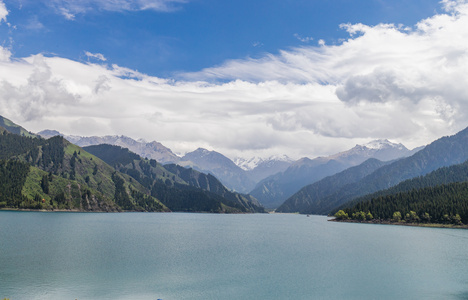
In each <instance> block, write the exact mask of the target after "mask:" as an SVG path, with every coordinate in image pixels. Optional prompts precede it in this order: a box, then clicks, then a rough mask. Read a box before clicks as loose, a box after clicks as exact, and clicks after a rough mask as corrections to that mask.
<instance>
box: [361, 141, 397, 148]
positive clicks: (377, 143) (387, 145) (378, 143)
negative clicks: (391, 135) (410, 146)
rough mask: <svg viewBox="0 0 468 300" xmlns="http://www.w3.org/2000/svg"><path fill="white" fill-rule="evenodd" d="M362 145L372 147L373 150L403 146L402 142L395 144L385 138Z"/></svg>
mask: <svg viewBox="0 0 468 300" xmlns="http://www.w3.org/2000/svg"><path fill="white" fill-rule="evenodd" d="M363 146H364V147H366V148H368V149H373V150H381V149H384V148H396V149H402V147H403V145H402V144H395V143H392V142H390V141H389V140H387V139H380V140H373V141H371V142H369V143H367V144H365V145H363Z"/></svg>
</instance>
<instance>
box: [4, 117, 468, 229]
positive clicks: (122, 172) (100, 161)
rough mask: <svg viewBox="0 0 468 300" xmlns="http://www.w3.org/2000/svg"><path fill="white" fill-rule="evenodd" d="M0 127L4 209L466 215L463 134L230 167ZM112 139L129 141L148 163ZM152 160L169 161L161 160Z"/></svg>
mask: <svg viewBox="0 0 468 300" xmlns="http://www.w3.org/2000/svg"><path fill="white" fill-rule="evenodd" d="M0 125H1V126H0V208H5V207H7V208H23V209H47V210H54V209H65V210H69V209H71V210H80V211H204V212H224V213H231V212H232V213H236V212H237V213H239V212H264V209H263V206H265V207H267V208H274V207H275V206H277V207H278V208H277V209H276V211H277V212H299V213H304V214H330V213H334V212H335V211H337V210H339V209H344V210H345V214H346V212H349V213H350V214H351V213H352V214H353V217H354V214H355V215H356V217H357V218H360V216H362V215H363V214H364V212H362V211H360V210H362V208H363V207H364V208H366V209H369V210H370V209H372V211H373V213H375V214H376V215H377V216H378V217H379V218H381V216H385V218H387V219H388V218H389V216H390V215H391V214H392V213H393V212H392V209H393V208H395V207H398V208H399V209H400V210H403V211H405V207H406V208H408V207H411V209H417V208H418V207H419V208H421V209H422V208H424V210H425V211H424V212H423V211H422V210H421V211H418V214H420V215H421V216H420V217H418V215H414V212H412V211H408V212H406V211H405V212H406V216H405V220H416V219H417V218H421V219H422V218H424V219H425V220H428V218H429V217H434V219H435V220H439V221H444V220H445V221H447V220H449V221H450V222H452V223H454V224H455V223H457V222H458V223H459V222H460V220H465V221H466V219H467V218H468V205H467V204H468V203H465V202H464V201H466V200H464V198H463V197H464V195H465V192H464V190H463V189H464V188H465V186H466V185H465V184H464V183H465V182H468V171H466V170H467V165H466V164H467V162H468V128H467V129H465V130H462V131H460V132H459V133H457V134H455V135H453V136H447V137H443V138H440V139H438V140H436V141H434V142H432V143H431V144H429V145H427V146H425V147H421V148H417V149H414V150H408V149H407V148H406V147H404V146H403V145H402V144H395V143H392V142H390V141H388V140H375V141H372V142H370V143H368V144H365V145H356V146H355V147H354V148H352V149H350V150H348V151H344V152H340V153H337V154H334V155H330V156H327V157H318V158H315V159H309V158H302V159H300V160H298V161H295V162H292V161H291V160H289V159H288V158H287V157H272V158H270V159H265V160H263V159H259V158H254V159H250V160H243V159H236V163H237V164H236V163H234V162H233V161H231V160H230V159H228V158H227V157H225V156H224V155H222V154H220V153H217V152H215V151H209V150H206V149H202V148H199V149H197V150H195V151H193V152H190V153H187V154H186V155H184V156H183V157H178V156H177V155H175V154H174V153H172V151H171V150H170V149H168V148H166V147H164V146H163V145H161V144H160V143H157V142H152V143H147V142H145V141H143V140H139V141H135V140H133V139H131V138H128V137H125V136H106V137H91V138H83V137H69V138H70V140H73V141H75V142H77V143H80V144H81V145H86V143H87V144H93V143H97V145H88V146H83V147H82V148H81V147H79V146H78V145H75V144H73V143H71V142H69V141H68V140H67V139H64V138H63V137H62V135H61V134H60V133H58V132H56V131H45V132H41V133H40V135H42V136H43V137H49V138H47V139H44V138H42V137H39V136H38V135H35V134H33V133H31V132H29V131H27V130H26V129H24V128H22V127H21V126H19V125H16V124H14V123H13V122H11V121H10V120H8V119H5V118H3V117H0ZM109 143H113V144H117V143H120V144H122V145H130V146H132V147H134V149H136V150H138V151H140V152H142V153H146V155H147V157H142V156H140V155H139V154H137V153H134V152H132V151H130V150H129V149H128V148H125V147H122V146H117V145H110V144H109ZM156 149H158V150H156ZM151 155H160V156H164V157H166V158H167V160H166V164H165V165H163V164H161V163H159V162H158V161H157V160H156V159H153V158H148V156H151ZM169 158H172V159H175V160H176V163H170V159H169ZM262 168H264V170H262ZM265 170H266V171H265ZM278 170H279V172H277V173H276V174H273V175H270V176H269V177H267V178H265V179H263V180H262V181H260V182H259V183H258V184H257V186H256V187H255V188H254V189H253V191H252V193H250V194H247V193H239V192H235V190H236V189H235V188H232V186H238V188H239V190H240V189H245V190H248V189H247V188H246V187H249V186H252V184H253V183H255V182H256V181H258V180H259V178H261V177H262V176H265V174H268V173H269V172H270V173H271V172H275V171H278ZM254 171H256V172H257V175H255V176H257V177H255V176H254V175H253V174H255V173H253V172H254ZM262 172H265V173H263V175H261V174H262ZM218 177H219V178H218ZM221 178H222V180H218V179H221ZM223 181H225V182H229V183H230V185H231V186H226V185H225V184H223V183H224V182H223ZM258 190H260V191H261V193H260V194H259V195H258V196H257V195H256V194H255V193H256V192H257V191H258ZM444 191H445V192H446V195H447V197H451V198H450V199H445V198H443V195H444ZM288 195H289V196H288ZM398 195H401V196H398ZM256 196H257V197H256ZM285 197H287V198H286V199H284V198H285ZM434 197H435V198H434ZM281 198H283V199H281ZM428 199H432V200H428ZM386 201H388V202H386ZM405 201H406V202H405ZM377 203H378V204H377ZM405 203H407V204H405ZM418 203H419V204H418ZM262 205H263V206H262ZM392 205H394V207H393V206H392ZM405 205H407V206H405ZM418 205H419V206H418ZM437 205H442V206H443V207H438V206H437ZM392 207H393V208H392ZM444 207H445V208H444ZM449 207H452V208H453V209H452V211H450V209H449ZM447 209H448V210H447ZM428 212H430V213H431V214H428ZM438 212H443V213H438ZM358 213H359V214H358ZM369 214H370V212H369ZM458 214H460V216H459V215H458ZM342 215H343V214H342ZM366 216H367V215H366ZM408 216H409V217H408ZM365 218H366V217H365ZM460 218H461V219H460ZM445 221H444V222H445ZM447 222H448V221H447Z"/></svg>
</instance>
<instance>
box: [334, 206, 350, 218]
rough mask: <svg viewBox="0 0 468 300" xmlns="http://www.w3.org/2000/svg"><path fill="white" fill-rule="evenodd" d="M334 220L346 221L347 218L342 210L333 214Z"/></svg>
mask: <svg viewBox="0 0 468 300" xmlns="http://www.w3.org/2000/svg"><path fill="white" fill-rule="evenodd" d="M335 218H336V219H337V220H348V219H349V216H348V214H347V213H345V212H344V211H343V210H342V209H340V210H339V211H338V212H337V213H336V214H335Z"/></svg>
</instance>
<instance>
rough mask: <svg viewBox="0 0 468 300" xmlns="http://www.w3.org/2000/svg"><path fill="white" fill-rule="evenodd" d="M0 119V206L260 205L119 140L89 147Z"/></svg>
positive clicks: (252, 208) (231, 208)
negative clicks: (35, 133)
mask: <svg viewBox="0 0 468 300" xmlns="http://www.w3.org/2000/svg"><path fill="white" fill-rule="evenodd" d="M0 124H6V125H7V126H5V127H3V126H2V127H0V208H14V209H45V210H56V209H59V210H77V211H199V212H217V213H219V212H224V213H241V212H242V213H245V212H263V211H264V210H263V207H261V206H260V205H258V202H257V201H256V200H255V199H254V198H252V197H251V196H249V195H241V194H238V193H235V192H231V191H230V190H228V189H226V188H225V187H224V186H223V185H222V184H221V183H220V182H219V181H218V180H217V179H216V178H215V177H213V176H211V175H206V174H201V173H199V172H197V171H195V170H193V169H185V168H183V169H184V170H183V172H181V171H180V170H177V169H174V168H169V167H168V168H167V169H166V168H165V167H164V166H163V165H161V164H159V163H157V162H156V160H154V159H146V158H142V157H140V156H139V155H137V154H135V153H133V152H131V151H129V150H128V149H124V148H121V147H119V146H110V145H106V144H104V145H100V146H95V148H89V149H88V150H89V152H88V151H86V150H85V149H83V148H81V147H79V146H77V145H75V144H72V143H71V142H69V141H68V140H66V139H64V138H63V137H61V136H57V135H55V136H53V137H51V138H49V139H44V138H41V137H37V136H33V135H26V134H25V132H27V131H26V130H24V129H23V128H22V127H21V126H18V125H16V124H14V123H13V122H11V121H10V120H8V119H5V118H3V117H0ZM11 128H13V129H14V130H15V131H16V132H17V133H16V134H15V133H12V132H10V131H9V130H8V129H11ZM91 152H93V153H95V154H96V155H94V154H92V153H91ZM101 158H102V159H101ZM171 170H172V171H174V172H175V173H174V172H171ZM182 175H183V176H182ZM182 177H184V178H185V179H184V178H182Z"/></svg>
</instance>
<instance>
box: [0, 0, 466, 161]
mask: <svg viewBox="0 0 468 300" xmlns="http://www.w3.org/2000/svg"><path fill="white" fill-rule="evenodd" d="M84 2H86V1H84ZM114 2H115V3H117V2H118V1H114ZM114 2H113V3H114ZM63 3H65V2H63ZM138 3H140V4H141V3H143V2H138ZM141 7H143V6H141ZM442 7H443V8H444V9H445V12H444V13H442V14H437V15H435V16H433V17H431V18H428V19H425V20H422V21H421V22H419V23H418V24H416V25H415V26H413V27H412V28H407V27H403V26H400V25H392V24H379V25H376V26H368V25H364V24H345V25H342V29H343V30H346V31H347V32H348V33H349V35H350V36H349V38H348V39H347V40H345V41H344V42H342V43H341V44H337V45H325V44H322V45H321V46H307V47H299V48H296V49H292V50H288V51H280V52H279V54H277V55H273V54H266V55H265V56H264V57H262V58H260V59H251V58H247V59H238V60H231V61H227V62H225V63H224V64H222V65H221V66H218V67H212V68H207V69H204V70H201V71H200V72H196V73H188V74H180V76H179V77H178V80H175V79H165V78H156V77H151V76H148V75H146V74H142V73H139V72H137V71H134V70H131V69H128V68H125V67H121V66H118V65H111V66H108V65H100V64H93V63H89V62H88V63H82V62H76V61H72V60H68V59H64V58H60V57H43V56H40V55H39V56H32V57H28V58H24V59H23V60H12V59H9V57H10V55H11V54H9V53H8V51H7V50H5V49H3V48H1V47H0V50H1V51H4V52H5V53H6V54H5V55H4V57H5V59H3V60H0V70H2V71H0V82H1V84H0V109H1V111H2V113H3V114H5V115H6V116H7V117H10V118H11V119H13V120H18V121H24V123H23V124H22V125H23V126H25V127H26V128H28V129H29V130H35V131H39V130H42V129H46V128H51V129H57V130H60V131H62V132H64V133H67V134H82V135H89V134H90V132H92V133H93V134H95V135H103V134H124V135H128V136H131V137H134V138H140V137H142V138H145V139H146V140H157V141H159V142H162V143H163V144H164V145H166V146H168V147H170V148H172V149H173V150H174V151H175V152H178V153H183V152H186V151H191V150H194V149H196V148H197V147H206V148H209V149H214V150H217V151H220V152H222V153H225V154H227V155H230V156H231V157H236V156H242V155H246V156H248V155H252V154H254V155H258V156H262V155H264V156H270V155H272V154H279V153H281V154H283V153H284V154H287V155H289V156H291V157H295V158H299V157H301V156H309V157H314V156H318V155H327V154H330V153H334V152H338V151H342V150H345V149H347V148H349V147H352V146H354V145H355V144H356V143H364V142H367V141H369V140H370V139H375V138H388V139H392V140H394V141H398V142H402V143H404V144H405V145H406V146H408V147H416V146H420V145H423V144H426V143H429V142H431V141H433V140H434V139H436V138H438V137H440V136H443V135H447V134H453V133H455V132H457V131H458V130H461V129H463V128H465V127H466V126H467V125H468V124H467V121H466V120H468V102H467V101H468V100H467V99H468V90H467V89H466V86H468V73H467V72H466V70H468V44H467V43H466V41H467V40H468V4H467V3H466V2H465V1H447V0H446V1H443V2H442ZM148 9H149V8H148ZM1 51H0V54H1V53H2V52H1ZM88 56H89V57H92V58H97V59H98V61H99V60H101V61H102V60H103V59H100V56H98V54H92V53H89V55H88ZM0 57H1V55H0ZM102 58H104V56H102Z"/></svg>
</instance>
